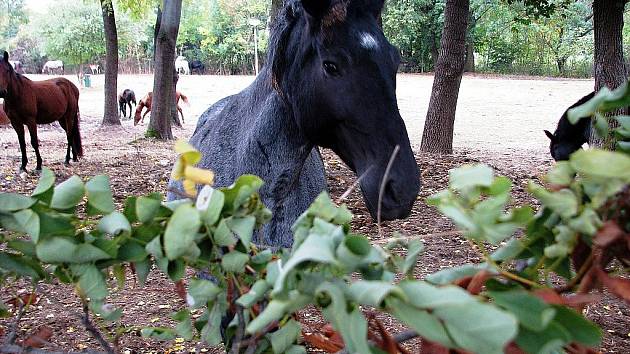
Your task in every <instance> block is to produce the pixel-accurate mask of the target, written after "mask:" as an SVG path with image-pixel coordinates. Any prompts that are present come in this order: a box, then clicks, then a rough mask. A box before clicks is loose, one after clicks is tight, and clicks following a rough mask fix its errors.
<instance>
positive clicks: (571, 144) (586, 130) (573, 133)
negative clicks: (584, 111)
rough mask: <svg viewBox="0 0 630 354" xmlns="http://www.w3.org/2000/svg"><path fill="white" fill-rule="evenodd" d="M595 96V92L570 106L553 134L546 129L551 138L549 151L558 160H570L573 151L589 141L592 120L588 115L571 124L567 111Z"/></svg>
mask: <svg viewBox="0 0 630 354" xmlns="http://www.w3.org/2000/svg"><path fill="white" fill-rule="evenodd" d="M593 96H595V92H591V93H590V94H588V95H586V96H584V97H582V98H580V100H579V101H577V102H575V103H574V104H573V105H571V107H569V108H568V109H567V110H566V111H565V112H564V114H562V117H561V118H560V120H559V121H558V126H557V128H556V131H555V132H554V133H553V134H552V133H551V132H550V131H548V130H545V134H546V135H547V137H548V138H549V140H550V143H549V152H550V153H551V157H553V159H554V160H556V161H565V160H568V159H569V157H570V156H571V154H572V153H574V152H576V151H577V150H579V149H581V148H582V145H584V144H585V143H587V142H588V140H589V138H590V135H591V120H590V119H587V118H586V117H583V118H581V119H580V120H579V121H578V122H577V123H575V124H571V122H569V119H568V117H567V112H569V110H570V109H571V108H574V107H577V106H581V105H582V104H584V103H586V102H587V101H588V100H590V99H591V98H593Z"/></svg>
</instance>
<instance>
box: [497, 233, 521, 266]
mask: <svg viewBox="0 0 630 354" xmlns="http://www.w3.org/2000/svg"><path fill="white" fill-rule="evenodd" d="M524 250H525V245H524V244H523V242H522V241H521V240H519V239H517V238H512V239H510V240H508V241H507V242H506V243H505V244H504V245H503V246H501V247H499V249H498V250H496V251H494V253H492V255H491V256H490V258H492V260H493V261H495V262H503V261H508V260H512V259H514V258H516V257H517V256H518V255H519V254H521V252H523V251H524Z"/></svg>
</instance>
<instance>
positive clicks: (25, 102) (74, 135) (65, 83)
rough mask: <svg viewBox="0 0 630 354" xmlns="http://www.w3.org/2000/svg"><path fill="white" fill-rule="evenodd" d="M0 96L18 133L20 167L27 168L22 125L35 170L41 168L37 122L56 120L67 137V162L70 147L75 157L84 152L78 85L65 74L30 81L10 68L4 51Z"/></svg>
mask: <svg viewBox="0 0 630 354" xmlns="http://www.w3.org/2000/svg"><path fill="white" fill-rule="evenodd" d="M0 98H4V110H5V112H6V114H7V116H8V117H9V120H10V121H11V125H12V126H13V129H15V132H16V133H17V136H18V140H19V143H20V150H21V151H22V165H21V166H20V170H21V171H26V164H27V162H28V159H27V157H26V142H25V139H24V125H26V126H27V128H28V131H29V133H30V136H31V145H32V146H33V149H35V156H36V157H37V167H36V169H37V170H41V169H42V157H41V156H40V154H39V141H38V140H37V124H50V123H52V122H55V121H59V124H60V125H61V127H62V128H63V129H64V130H65V131H66V136H67V138H68V149H67V151H66V164H68V163H69V162H70V151H72V159H73V160H74V161H77V156H83V147H82V145H81V134H80V132H79V89H78V88H77V87H76V86H75V85H74V84H73V83H72V82H70V81H69V80H66V79H64V78H55V79H50V80H45V81H31V80H29V79H28V78H26V77H25V76H23V75H22V74H18V73H16V72H15V71H14V70H13V67H12V66H11V65H10V64H9V53H7V52H4V56H3V58H2V59H1V60H0Z"/></svg>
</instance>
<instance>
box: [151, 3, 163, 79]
mask: <svg viewBox="0 0 630 354" xmlns="http://www.w3.org/2000/svg"><path fill="white" fill-rule="evenodd" d="M161 23H162V8H161V7H160V6H159V5H158V8H157V16H156V18H155V27H154V28H153V70H155V57H156V54H157V38H158V34H159V33H160V24H161Z"/></svg>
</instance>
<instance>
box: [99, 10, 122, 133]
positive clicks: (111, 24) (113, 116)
mask: <svg viewBox="0 0 630 354" xmlns="http://www.w3.org/2000/svg"><path fill="white" fill-rule="evenodd" d="M101 10H102V12H103V26H104V28H105V49H106V55H105V107H104V110H103V112H104V114H103V122H102V124H103V125H120V118H119V117H118V31H117V30H116V17H115V14H114V6H113V4H112V0H101Z"/></svg>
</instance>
